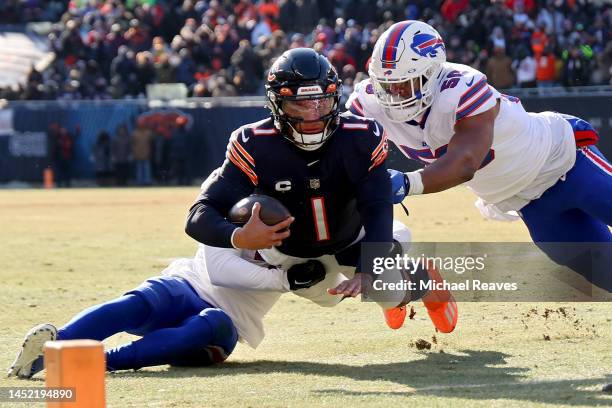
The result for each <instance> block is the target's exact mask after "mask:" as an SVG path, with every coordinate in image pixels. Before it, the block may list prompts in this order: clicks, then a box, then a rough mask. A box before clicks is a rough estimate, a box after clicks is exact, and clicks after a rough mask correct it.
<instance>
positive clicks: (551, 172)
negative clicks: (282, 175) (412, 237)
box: [347, 21, 612, 291]
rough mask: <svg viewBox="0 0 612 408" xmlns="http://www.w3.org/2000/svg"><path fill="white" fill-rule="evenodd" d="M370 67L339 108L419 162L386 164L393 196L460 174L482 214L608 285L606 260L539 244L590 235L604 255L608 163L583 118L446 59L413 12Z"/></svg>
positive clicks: (387, 37) (610, 208)
mask: <svg viewBox="0 0 612 408" xmlns="http://www.w3.org/2000/svg"><path fill="white" fill-rule="evenodd" d="M369 76H370V78H369V79H367V80H365V81H362V82H360V83H359V84H357V85H356V86H355V90H354V92H353V94H352V95H351V97H350V98H349V100H348V102H347V108H348V109H349V110H350V111H351V112H353V113H354V114H356V115H360V116H365V117H370V118H374V119H376V120H378V121H379V122H380V123H381V124H382V125H383V127H384V128H385V130H386V132H387V136H388V138H389V139H390V140H391V141H392V142H393V143H394V144H395V145H396V146H397V147H398V148H399V150H400V151H401V152H402V153H403V154H404V155H405V156H407V157H408V158H410V159H414V160H418V161H420V162H422V163H424V164H425V165H426V166H425V168H424V169H422V170H419V171H413V172H408V173H401V172H397V171H394V170H390V172H391V173H392V179H393V188H394V192H395V194H396V195H395V197H396V203H398V202H401V201H402V200H403V199H404V197H405V196H406V195H416V194H429V193H436V192H439V191H443V190H446V189H449V188H451V187H454V186H457V185H460V184H463V183H465V184H466V185H467V187H468V188H469V189H470V190H472V191H473V192H474V193H475V194H476V195H477V196H478V197H479V198H478V200H477V203H476V206H477V207H478V208H479V210H480V211H481V213H482V214H483V215H484V216H486V217H488V218H492V219H499V220H513V219H518V217H520V218H522V219H523V221H524V222H525V224H526V225H527V228H528V229H529V232H530V234H531V237H532V239H533V241H534V242H535V243H536V244H537V245H538V246H539V247H540V248H541V249H542V250H544V252H546V253H547V255H548V256H549V257H550V258H551V259H552V260H554V261H555V262H557V263H559V264H561V265H566V266H569V267H570V268H572V269H573V270H575V271H576V272H578V273H580V274H581V275H583V276H584V277H585V278H586V279H587V280H589V281H590V282H592V283H593V284H595V285H597V286H599V287H601V288H604V289H606V290H608V291H610V290H612V267H610V265H612V259H607V260H605V262H601V260H600V262H599V265H600V266H599V269H597V268H594V267H592V266H591V265H590V262H587V263H588V264H589V265H583V264H582V263H581V262H580V261H577V260H576V259H575V255H576V254H573V253H571V251H569V252H568V251H567V250H566V249H565V248H567V246H563V247H562V248H563V249H561V248H560V247H561V246H559V245H554V244H553V245H548V244H546V243H555V242H581V243H594V244H593V245H594V248H595V249H598V250H600V251H599V252H602V253H603V254H604V257H605V256H608V257H612V255H611V254H612V251H611V250H610V242H612V233H611V232H610V229H609V228H608V226H609V225H611V224H612V165H610V163H609V162H608V161H607V160H606V158H605V157H604V156H603V155H602V154H601V152H600V151H599V150H598V149H597V148H596V147H595V143H596V142H597V140H598V135H597V132H596V131H595V129H593V127H592V126H591V125H590V124H589V123H588V122H586V121H584V120H582V119H579V118H576V117H573V116H570V115H564V114H560V113H554V112H541V113H529V112H526V111H525V109H524V108H523V106H522V105H521V102H520V100H519V99H518V98H515V97H512V96H508V95H504V94H502V93H500V92H498V91H497V90H496V89H495V88H493V87H492V86H491V85H489V84H488V83H487V78H486V76H485V75H484V74H482V73H481V72H479V71H478V70H476V69H473V68H471V67H469V66H467V65H462V64H455V63H450V62H447V61H446V53H445V46H444V42H443V40H442V38H441V37H440V35H439V34H438V32H437V31H436V30H435V29H434V28H433V27H431V26H430V25H428V24H426V23H424V22H420V21H403V22H399V23H396V24H394V25H393V26H391V27H390V28H389V29H388V30H387V31H385V32H384V33H383V34H382V35H381V37H380V38H379V39H378V41H377V42H376V45H375V47H374V51H373V54H372V58H371V60H370V64H369ZM595 243H596V244H595ZM595 269H597V270H595Z"/></svg>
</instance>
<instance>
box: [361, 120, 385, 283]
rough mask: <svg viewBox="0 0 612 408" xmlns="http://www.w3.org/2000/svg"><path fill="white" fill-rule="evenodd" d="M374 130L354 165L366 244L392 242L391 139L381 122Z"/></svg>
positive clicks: (373, 127) (372, 126) (365, 141)
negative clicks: (388, 163) (389, 152)
mask: <svg viewBox="0 0 612 408" xmlns="http://www.w3.org/2000/svg"><path fill="white" fill-rule="evenodd" d="M370 127H371V128H372V129H373V132H371V133H369V134H368V136H367V137H364V138H363V139H362V140H360V143H359V144H358V146H357V148H358V150H359V155H360V156H361V157H360V158H359V159H358V160H356V161H354V162H353V172H354V176H355V179H354V180H355V185H356V186H357V209H358V211H359V214H360V215H361V219H362V223H363V227H364V229H365V237H364V239H363V241H362V242H364V243H368V242H392V241H393V201H392V199H391V195H392V191H391V178H390V177H389V174H388V173H387V166H386V163H385V160H386V158H387V154H388V142H387V135H386V133H385V131H384V129H382V126H380V125H379V124H378V123H377V122H372V124H371V126H370ZM377 135H378V136H377ZM365 155H367V156H366V157H364V156H365ZM357 271H358V272H360V271H361V264H359V265H358V266H357Z"/></svg>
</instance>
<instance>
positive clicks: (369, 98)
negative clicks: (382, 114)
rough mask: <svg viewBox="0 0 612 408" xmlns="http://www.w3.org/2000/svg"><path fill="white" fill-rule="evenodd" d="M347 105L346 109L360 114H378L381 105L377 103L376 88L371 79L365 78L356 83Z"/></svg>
mask: <svg viewBox="0 0 612 408" xmlns="http://www.w3.org/2000/svg"><path fill="white" fill-rule="evenodd" d="M345 106H346V109H348V110H349V111H351V112H352V113H353V114H355V115H358V116H364V117H374V116H376V113H377V110H378V109H379V107H378V104H377V103H376V96H375V95H374V88H373V87H372V83H371V82H370V80H369V79H365V80H363V81H361V82H359V83H357V84H356V85H355V88H354V90H353V93H351V96H349V99H348V100H347V101H346V105H345Z"/></svg>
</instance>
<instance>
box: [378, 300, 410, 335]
mask: <svg viewBox="0 0 612 408" xmlns="http://www.w3.org/2000/svg"><path fill="white" fill-rule="evenodd" d="M383 314H384V315H385V322H387V326H389V328H391V329H393V330H397V329H399V328H400V327H402V326H403V325H404V320H406V306H405V305H404V306H398V307H392V308H391V309H385V310H383Z"/></svg>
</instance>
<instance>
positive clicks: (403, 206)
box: [400, 203, 410, 217]
mask: <svg viewBox="0 0 612 408" xmlns="http://www.w3.org/2000/svg"><path fill="white" fill-rule="evenodd" d="M400 205H401V206H402V208H403V209H404V212H405V213H406V217H410V212H409V211H408V208H407V207H406V206H405V205H404V203H400Z"/></svg>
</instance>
